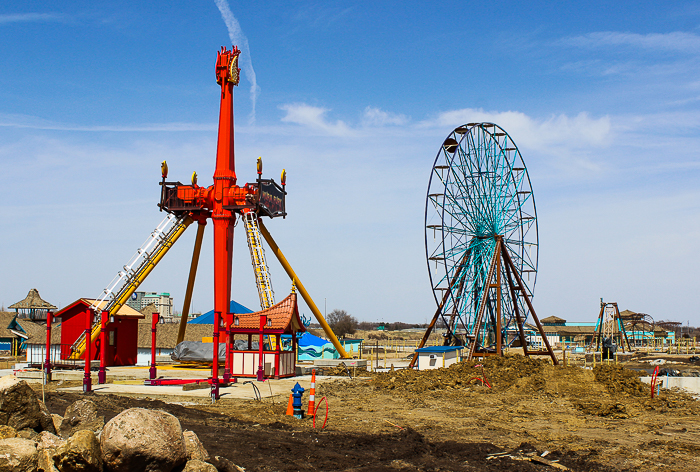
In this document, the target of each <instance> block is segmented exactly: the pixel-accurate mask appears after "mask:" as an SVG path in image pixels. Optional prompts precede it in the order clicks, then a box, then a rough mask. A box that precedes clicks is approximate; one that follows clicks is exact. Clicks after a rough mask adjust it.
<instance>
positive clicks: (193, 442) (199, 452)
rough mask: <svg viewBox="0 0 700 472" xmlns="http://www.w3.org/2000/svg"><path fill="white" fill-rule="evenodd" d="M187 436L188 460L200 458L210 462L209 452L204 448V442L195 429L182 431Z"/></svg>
mask: <svg viewBox="0 0 700 472" xmlns="http://www.w3.org/2000/svg"><path fill="white" fill-rule="evenodd" d="M182 436H183V437H184V438H185V449H186V450H187V460H199V461H203V462H209V453H208V452H207V450H206V449H205V448H204V444H202V441H200V440H199V438H198V437H197V435H196V434H195V432H194V431H185V432H184V433H182Z"/></svg>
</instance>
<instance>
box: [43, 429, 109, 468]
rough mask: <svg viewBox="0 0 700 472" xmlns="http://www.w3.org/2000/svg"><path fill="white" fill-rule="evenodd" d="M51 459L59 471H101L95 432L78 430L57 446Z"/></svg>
mask: <svg viewBox="0 0 700 472" xmlns="http://www.w3.org/2000/svg"><path fill="white" fill-rule="evenodd" d="M53 461H54V463H55V464H56V467H57V468H58V470H60V471H61V472H101V471H102V453H101V452H100V443H99V441H98V440H97V438H96V437H95V433H93V432H92V431H88V430H85V429H83V430H80V431H78V432H77V433H75V434H74V435H73V436H71V437H70V438H68V440H67V441H66V443H65V444H64V445H63V446H61V447H59V448H58V450H57V451H56V453H55V454H54V456H53Z"/></svg>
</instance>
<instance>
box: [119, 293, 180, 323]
mask: <svg viewBox="0 0 700 472" xmlns="http://www.w3.org/2000/svg"><path fill="white" fill-rule="evenodd" d="M126 304H127V305H129V306H130V307H131V308H133V309H134V310H136V311H139V312H142V310H143V309H144V308H146V307H147V306H148V305H155V306H156V309H157V310H158V314H159V315H160V316H162V317H163V318H164V319H166V320H168V321H170V320H171V319H172V316H173V297H171V296H170V294H169V293H167V292H160V293H158V292H134V293H132V294H131V298H129V301H128V302H126Z"/></svg>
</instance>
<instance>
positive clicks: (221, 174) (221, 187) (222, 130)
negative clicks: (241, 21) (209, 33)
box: [211, 48, 240, 376]
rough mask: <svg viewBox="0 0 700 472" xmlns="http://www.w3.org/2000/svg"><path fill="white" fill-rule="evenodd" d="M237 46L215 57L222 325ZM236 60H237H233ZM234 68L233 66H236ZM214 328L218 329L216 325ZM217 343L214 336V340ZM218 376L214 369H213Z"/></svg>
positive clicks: (217, 298)
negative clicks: (218, 90)
mask: <svg viewBox="0 0 700 472" xmlns="http://www.w3.org/2000/svg"><path fill="white" fill-rule="evenodd" d="M238 54H240V51H238V49H237V48H233V50H232V51H226V50H225V49H223V48H222V50H221V51H220V52H219V54H218V56H217V60H216V81H217V83H218V84H219V85H221V104H220V108H219V132H218V139H217V146H216V170H215V171H214V195H213V197H214V198H213V202H212V216H211V219H212V221H213V223H214V311H215V312H218V313H219V317H221V316H222V314H224V316H225V317H226V325H227V326H230V325H231V319H230V314H229V302H230V300H231V270H232V259H233V225H234V223H235V221H236V215H235V214H234V213H233V212H232V211H231V210H227V209H224V197H225V194H226V193H227V192H228V190H229V189H231V188H232V187H235V185H236V165H235V161H236V159H235V154H234V143H233V140H234V138H233V86H234V85H235V84H237V83H238V70H236V74H235V77H234V76H232V74H231V67H232V66H234V67H235V65H234V62H235V59H236V57H237V56H238ZM236 64H237V63H236ZM236 69H237V67H236ZM216 329H217V330H218V329H219V326H218V325H217V327H216ZM216 342H217V343H218V340H216ZM217 355H218V351H217ZM225 361H226V364H225V371H224V376H226V375H230V373H231V366H230V357H229V356H228V355H227V356H225ZM217 376H218V372H217Z"/></svg>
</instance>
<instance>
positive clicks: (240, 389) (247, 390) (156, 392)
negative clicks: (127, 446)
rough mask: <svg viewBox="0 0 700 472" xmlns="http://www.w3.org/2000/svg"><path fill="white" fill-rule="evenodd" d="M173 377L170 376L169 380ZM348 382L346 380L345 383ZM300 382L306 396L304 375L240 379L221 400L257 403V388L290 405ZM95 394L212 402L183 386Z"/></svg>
mask: <svg viewBox="0 0 700 472" xmlns="http://www.w3.org/2000/svg"><path fill="white" fill-rule="evenodd" d="M169 377H170V376H169ZM340 379H343V378H341V377H332V376H316V384H317V386H318V385H320V384H322V383H323V382H328V381H333V380H340ZM345 380H347V379H345ZM297 382H299V385H301V386H302V387H304V388H305V389H306V390H307V392H308V389H309V388H310V387H311V376H310V375H304V376H301V377H292V378H289V379H279V380H266V381H264V382H258V381H256V380H245V379H239V382H238V383H236V384H233V385H232V386H230V387H223V388H221V389H220V390H219V393H220V395H221V398H222V399H226V398H237V399H243V400H255V399H256V394H255V388H254V387H253V385H255V386H256V387H257V388H258V391H259V392H260V396H261V397H262V398H271V397H272V398H274V399H275V400H278V401H280V402H282V403H285V404H286V402H287V400H288V398H289V394H290V393H291V392H292V387H294V385H295V384H296V383H297ZM58 391H61V392H72V393H82V391H83V388H82V386H81V387H68V388H59V389H58ZM93 391H94V392H95V393H96V394H98V395H101V394H114V395H127V396H135V397H149V398H157V397H159V396H168V397H182V398H183V399H185V398H195V399H200V400H205V399H208V398H210V390H209V389H200V390H190V391H183V390H182V386H181V385H164V386H153V387H152V386H146V385H143V384H140V385H134V384H132V383H131V382H129V383H128V384H127V383H114V384H104V385H93Z"/></svg>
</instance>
